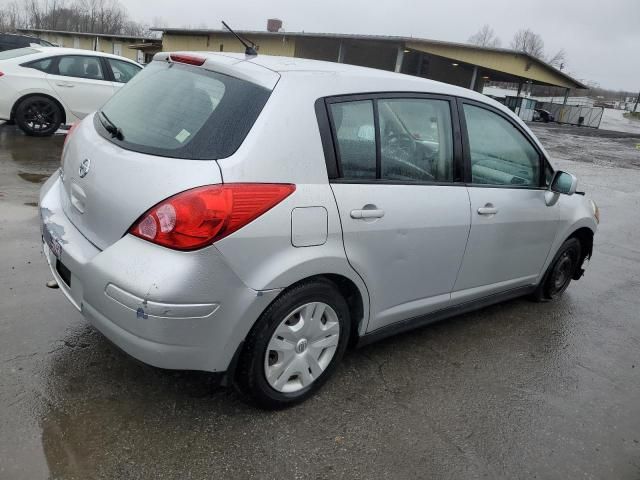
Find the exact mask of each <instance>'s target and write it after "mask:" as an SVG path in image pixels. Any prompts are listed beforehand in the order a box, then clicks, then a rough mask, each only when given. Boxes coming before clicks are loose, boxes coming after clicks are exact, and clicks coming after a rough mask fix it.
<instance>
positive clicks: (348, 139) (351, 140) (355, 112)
mask: <svg viewBox="0 0 640 480" xmlns="http://www.w3.org/2000/svg"><path fill="white" fill-rule="evenodd" d="M331 117H332V119H333V126H334V130H335V136H336V146H337V149H338V156H339V158H340V163H341V165H342V176H343V177H344V178H346V179H356V180H358V179H375V178H376V134H375V122H374V120H373V102H372V101H371V100H364V101H357V102H345V103H334V104H332V105H331Z"/></svg>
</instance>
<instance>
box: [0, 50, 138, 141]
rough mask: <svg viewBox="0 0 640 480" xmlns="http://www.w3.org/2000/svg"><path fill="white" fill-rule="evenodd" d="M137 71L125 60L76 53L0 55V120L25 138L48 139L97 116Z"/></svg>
mask: <svg viewBox="0 0 640 480" xmlns="http://www.w3.org/2000/svg"><path fill="white" fill-rule="evenodd" d="M141 69H142V66H141V65H139V64H138V63H135V62H133V61H131V60H128V59H126V58H124V57H119V56H116V55H109V54H107V53H101V52H93V51H88V50H80V49H74V48H55V47H28V48H18V49H15V50H7V51H5V52H0V120H11V121H15V123H16V124H17V125H18V126H19V127H20V128H21V129H22V130H23V131H24V132H25V133H26V134H27V135H34V136H47V135H52V134H53V133H54V132H55V131H56V130H58V128H59V127H60V125H63V124H70V123H73V122H75V121H77V120H81V119H82V118H84V117H85V116H86V115H88V114H89V113H91V112H94V111H96V110H97V109H98V108H100V107H101V106H102V105H103V104H104V103H105V102H106V101H107V100H108V99H109V98H110V97H111V96H112V95H113V94H114V93H115V92H116V91H118V89H119V88H120V87H121V86H122V85H124V84H125V83H127V82H128V81H129V80H131V79H132V78H133V77H134V76H135V75H136V74H137V73H138V72H139V71H140V70H141Z"/></svg>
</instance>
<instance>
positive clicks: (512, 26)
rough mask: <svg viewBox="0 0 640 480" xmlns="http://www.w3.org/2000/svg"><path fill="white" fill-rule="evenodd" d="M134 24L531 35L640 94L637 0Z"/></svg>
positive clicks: (238, 13)
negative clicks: (270, 24)
mask: <svg viewBox="0 0 640 480" xmlns="http://www.w3.org/2000/svg"><path fill="white" fill-rule="evenodd" d="M120 1H121V3H122V4H123V5H124V6H125V7H126V8H127V10H128V11H129V14H130V15H131V16H132V17H133V18H134V19H135V20H138V21H143V22H149V23H151V22H152V21H153V19H154V18H155V17H160V18H162V20H163V22H164V23H165V26H169V27H183V26H191V27H200V26H205V25H206V26H208V27H211V28H220V20H226V21H227V23H229V24H230V25H231V26H232V27H235V28H238V29H256V30H263V29H265V28H266V21H267V18H270V17H276V18H280V19H282V20H283V22H284V29H285V30H287V31H296V32H297V31H303V30H304V31H307V32H333V33H362V34H383V35H384V34H389V35H412V36H416V37H423V38H430V39H435V40H449V41H458V42H466V40H467V39H468V37H469V36H470V35H471V34H473V33H475V32H476V31H477V30H478V29H479V28H480V27H481V26H482V25H483V24H485V23H487V24H489V25H491V26H492V27H493V28H494V29H495V31H496V33H497V34H498V36H499V37H500V39H501V40H502V45H503V46H504V47H508V46H509V43H510V41H511V39H512V37H513V35H514V33H515V32H516V31H517V30H518V29H520V28H530V29H532V30H533V31H535V32H537V33H539V34H541V35H542V37H543V39H544V42H545V50H546V52H547V54H552V53H555V52H556V51H557V50H559V49H560V48H564V49H565V50H566V53H567V62H566V63H567V70H566V71H567V72H568V73H570V74H571V75H573V76H575V77H576V78H578V79H582V80H588V81H594V82H598V83H599V84H600V85H601V86H603V87H606V88H613V89H625V90H631V91H637V90H640V1H639V0H529V1H522V0H430V1H424V0H422V1H421V0H366V1H362V0H266V1H265V0H261V1H258V0H247V1H244V2H242V1H238V0H235V1H233V0H231V1H226V2H222V1H212V0H153V1H152V2H150V1H149V0H120ZM0 3H1V2H0Z"/></svg>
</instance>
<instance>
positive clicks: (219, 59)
mask: <svg viewBox="0 0 640 480" xmlns="http://www.w3.org/2000/svg"><path fill="white" fill-rule="evenodd" d="M196 56H197V57H202V58H203V59H204V62H203V63H202V64H201V66H202V68H205V69H207V70H211V71H212V72H216V73H221V74H223V75H229V76H230V77H234V78H239V79H241V80H245V81H247V82H251V83H255V84H256V85H259V86H261V87H263V88H266V89H268V90H273V89H274V88H275V86H276V83H278V80H279V79H280V75H279V74H278V73H276V72H274V71H273V70H269V69H268V68H266V67H263V66H261V65H258V64H255V63H253V62H251V60H250V59H245V58H236V57H232V56H229V55H225V54H222V53H212V52H171V53H169V52H160V53H156V54H155V55H154V57H153V61H160V62H169V63H175V62H174V60H172V58H171V57H173V58H180V57H183V58H189V57H190V58H193V57H196ZM180 63H184V62H180Z"/></svg>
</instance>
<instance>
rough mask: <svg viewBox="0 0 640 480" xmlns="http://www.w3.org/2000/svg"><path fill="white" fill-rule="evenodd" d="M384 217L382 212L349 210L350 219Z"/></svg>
mask: <svg viewBox="0 0 640 480" xmlns="http://www.w3.org/2000/svg"><path fill="white" fill-rule="evenodd" d="M382 217H384V210H380V209H372V210H366V209H362V210H351V218H356V219H360V218H382Z"/></svg>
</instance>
